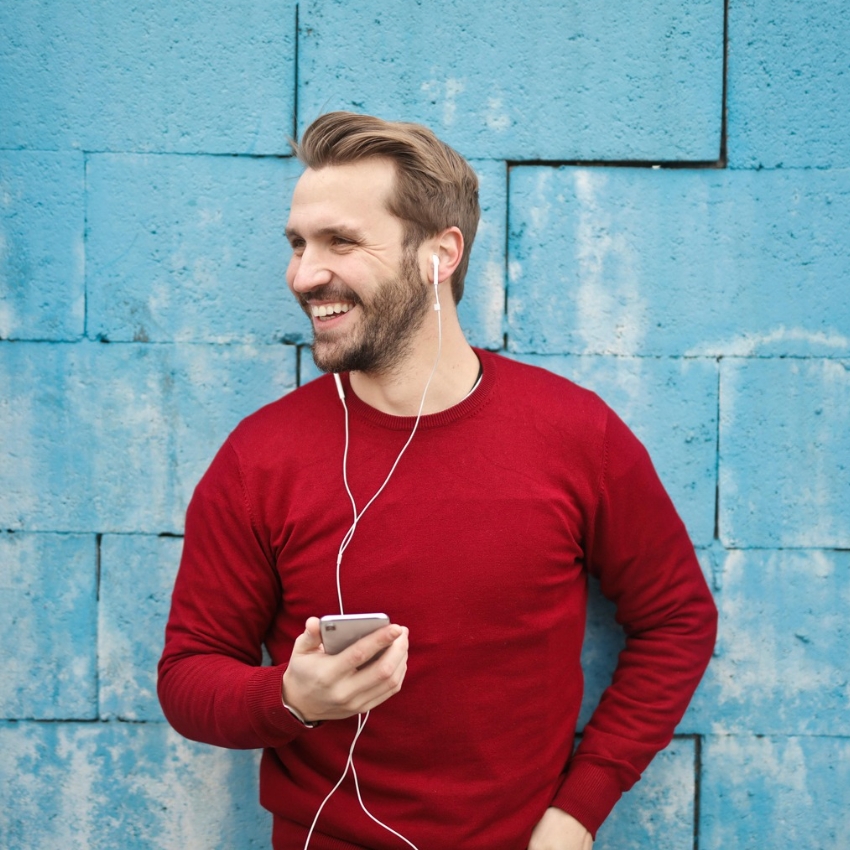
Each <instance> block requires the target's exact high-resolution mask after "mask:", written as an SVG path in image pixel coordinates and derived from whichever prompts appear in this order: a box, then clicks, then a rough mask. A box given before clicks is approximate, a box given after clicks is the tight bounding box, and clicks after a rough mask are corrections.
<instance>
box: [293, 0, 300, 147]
mask: <svg viewBox="0 0 850 850" xmlns="http://www.w3.org/2000/svg"><path fill="white" fill-rule="evenodd" d="M299 13H300V4H299V3H296V4H295V44H294V45H293V47H294V53H295V61H294V65H295V73H294V76H293V85H294V90H293V92H292V138H293V140H295V139H297V138H298V84H299V83H298V63H299V61H300V58H301V54H300V51H301V43H300V35H299Z"/></svg>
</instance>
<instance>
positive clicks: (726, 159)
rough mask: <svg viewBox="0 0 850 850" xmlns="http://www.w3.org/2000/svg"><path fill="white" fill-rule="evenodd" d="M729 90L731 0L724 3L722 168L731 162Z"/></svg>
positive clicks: (721, 102) (721, 101)
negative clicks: (728, 131)
mask: <svg viewBox="0 0 850 850" xmlns="http://www.w3.org/2000/svg"><path fill="white" fill-rule="evenodd" d="M728 91H729V0H724V3H723V81H722V90H721V94H720V160H719V161H720V163H721V168H726V167H727V166H728V164H729V156H728V147H727V134H726V131H727V125H726V112H727V99H726V98H727V95H728Z"/></svg>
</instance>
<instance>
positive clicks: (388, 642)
mask: <svg viewBox="0 0 850 850" xmlns="http://www.w3.org/2000/svg"><path fill="white" fill-rule="evenodd" d="M407 635H408V631H407V629H406V628H405V627H404V626H398V625H395V624H394V623H393V624H391V625H389V626H384V627H383V628H380V629H377V630H376V631H374V632H372V633H371V634H368V635H366V636H365V637H362V638H360V640H358V641H355V642H354V643H353V644H351V646H349V647H347V648H346V649H344V650H343V651H342V652H340V653H339V655H338V656H337V658H338V659H339V661H340V662H341V663H342V664H344V665H345V666H346V667H348V668H350V669H352V670H357V669H359V668H360V667H362V666H363V665H364V664H366V663H367V662H368V661H370V660H371V659H372V658H374V656H375V655H377V653H379V652H381V651H382V650H385V649H388V647H393V646H394V645H395V648H396V651H402V652H405V653H406V652H407ZM397 642H398V643H397Z"/></svg>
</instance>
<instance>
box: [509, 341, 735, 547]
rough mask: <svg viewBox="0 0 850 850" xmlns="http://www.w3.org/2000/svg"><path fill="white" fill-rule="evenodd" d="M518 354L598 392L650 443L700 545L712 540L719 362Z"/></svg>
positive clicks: (684, 517) (658, 464)
mask: <svg viewBox="0 0 850 850" xmlns="http://www.w3.org/2000/svg"><path fill="white" fill-rule="evenodd" d="M518 359H520V360H523V361H525V362H527V363H533V364H535V365H537V366H543V367H544V368H545V369H548V370H549V371H550V372H555V373H556V374H558V375H563V376H564V377H565V378H569V379H570V380H572V381H575V382H576V383H577V384H580V385H581V386H583V387H586V388H587V389H590V390H593V391H594V392H596V393H598V394H599V395H600V396H601V397H602V398H603V399H604V400H605V401H606V402H607V403H608V404H609V405H610V406H611V407H612V408H613V409H614V410H615V411H616V412H617V414H618V415H619V416H620V417H621V418H622V419H623V420H624V421H625V422H626V424H627V425H628V426H629V427H630V428H631V429H632V430H633V431H634V432H635V435H636V436H637V437H638V439H639V440H641V442H643V444H644V445H645V446H646V447H647V449H648V450H649V453H650V455H651V457H652V459H653V462H654V463H655V466H656V469H657V470H658V474H659V476H660V477H661V480H662V481H663V482H664V485H665V486H666V488H667V491H668V492H669V493H670V496H671V498H672V499H673V502H674V503H675V505H676V507H677V509H678V510H679V513H680V514H681V516H682V518H683V519H684V521H685V524H686V525H687V527H688V531H689V532H690V535H691V538H692V540H693V541H694V543H695V544H696V545H698V546H706V545H708V544H709V543H710V542H711V540H712V539H713V537H714V506H715V491H716V480H717V473H716V464H717V461H716V450H717V391H718V377H717V371H718V368H717V363H716V362H715V361H714V360H711V359H707V358H693V359H691V358H688V359H669V358H665V359H655V358H647V357H573V356H565V357H556V356H550V357H546V356H532V355H523V356H521V357H519V358H518Z"/></svg>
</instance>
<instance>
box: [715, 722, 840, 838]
mask: <svg viewBox="0 0 850 850" xmlns="http://www.w3.org/2000/svg"><path fill="white" fill-rule="evenodd" d="M702 768H703V777H702V793H701V795H700V801H701V802H700V824H699V846H700V848H701V850H726V848H729V847H735V848H736V850H763V848H766V847H769V848H770V850H797V848H799V847H807V848H812V850H840V848H844V847H847V846H850V741H848V740H847V739H846V738H779V737H777V738H761V737H759V738H753V737H717V738H715V737H710V738H708V739H707V740H706V741H705V744H704V745H703V748H702Z"/></svg>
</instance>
